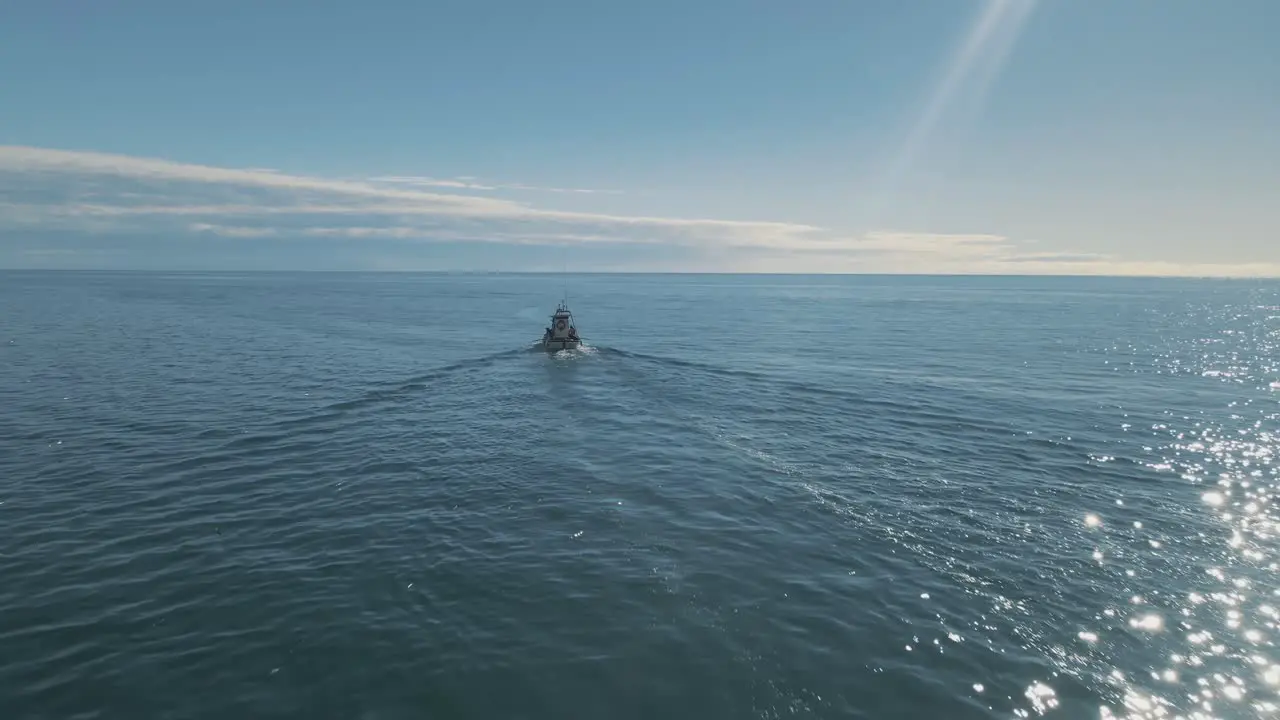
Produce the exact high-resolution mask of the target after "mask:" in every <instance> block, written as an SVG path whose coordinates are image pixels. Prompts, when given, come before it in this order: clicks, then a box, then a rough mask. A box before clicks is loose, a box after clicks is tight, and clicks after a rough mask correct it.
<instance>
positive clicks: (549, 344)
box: [542, 340, 582, 352]
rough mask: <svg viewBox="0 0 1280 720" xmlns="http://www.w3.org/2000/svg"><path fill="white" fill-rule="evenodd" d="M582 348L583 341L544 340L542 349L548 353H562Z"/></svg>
mask: <svg viewBox="0 0 1280 720" xmlns="http://www.w3.org/2000/svg"><path fill="white" fill-rule="evenodd" d="M580 347H582V341H581V340H543V341H542V349H543V350H546V351H547V352H560V351H561V350H577V349H578V348H580Z"/></svg>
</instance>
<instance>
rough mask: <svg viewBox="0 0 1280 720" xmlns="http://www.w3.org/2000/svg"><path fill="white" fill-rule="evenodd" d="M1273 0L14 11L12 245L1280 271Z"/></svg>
mask: <svg viewBox="0 0 1280 720" xmlns="http://www.w3.org/2000/svg"><path fill="white" fill-rule="evenodd" d="M1278 32H1280V3H1277V2H1275V1H1274V0H1232V1H1231V2H1219V3H1213V2H1206V1H1204V0H1126V2H1109V1H1106V0H946V1H943V0H796V1H795V2H777V1H776V0H771V1H767V2H766V1H765V0H736V1H735V2H728V1H726V0H702V1H701V2H696V3H694V2H687V0H686V1H683V2H674V1H671V0H649V1H648V2H644V3H620V2H619V3H602V2H588V1H587V0H572V1H570V0H547V1H546V2H538V3H532V2H528V1H527V0H469V1H467V2H463V1H461V0H459V1H456V2H454V1H449V2H428V1H423V0H361V2H355V1H354V0H348V1H346V2H336V1H333V0H305V1H303V0H274V1H273V2H260V1H258V0H219V1H218V2H202V3H196V2H189V3H188V2H184V3H176V2H172V1H171V0H114V1H113V2H110V3H105V2H97V1H96V0H92V1H91V0H5V2H4V3H3V5H2V6H0V268H90V269H92V268H103V269H161V270H254V269H262V270H450V271H458V270H463V271H468V270H479V271H486V270H488V271H512V270H515V271H548V272H559V271H562V270H572V271H603V272H610V271H626V272H760V273H766V272H788V273H816V272H852V273H948V274H952V273H960V274H965V273H980V274H989V273H995V274H1106V275H1195V276H1204V275H1213V276H1280V132H1277V131H1276V128H1280V45H1278V44H1276V43H1275V42H1274V38H1275V36H1276V34H1277V33H1278Z"/></svg>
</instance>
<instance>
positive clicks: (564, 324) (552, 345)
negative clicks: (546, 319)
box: [542, 301, 582, 352]
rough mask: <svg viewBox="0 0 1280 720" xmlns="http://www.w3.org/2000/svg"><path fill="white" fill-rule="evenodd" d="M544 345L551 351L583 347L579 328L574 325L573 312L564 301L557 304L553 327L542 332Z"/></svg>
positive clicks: (553, 316)
mask: <svg viewBox="0 0 1280 720" xmlns="http://www.w3.org/2000/svg"><path fill="white" fill-rule="evenodd" d="M542 347H543V349H544V350H548V351H550V352H559V351H560V350H576V349H577V348H579V347H582V338H580V337H578V328H576V327H574V325H573V313H571V312H569V306H568V305H567V304H565V302H563V301H561V302H560V303H559V304H558V305H556V311H555V313H554V314H553V315H552V316H551V327H549V328H547V331H546V332H544V333H543V334H542Z"/></svg>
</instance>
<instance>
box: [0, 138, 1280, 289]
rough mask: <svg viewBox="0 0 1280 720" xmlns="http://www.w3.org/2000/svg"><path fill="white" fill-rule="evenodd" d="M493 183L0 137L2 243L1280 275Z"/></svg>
mask: <svg viewBox="0 0 1280 720" xmlns="http://www.w3.org/2000/svg"><path fill="white" fill-rule="evenodd" d="M428 181H429V182H428ZM425 187H430V188H447V189H449V190H451V191H453V192H442V191H435V190H428V189H423V188H425ZM494 187H498V186H497V185H489V184H485V183H481V182H478V181H476V180H475V178H457V179H456V180H447V181H435V180H431V179H430V178H404V177H392V178H385V177H384V178H379V179H378V181H372V180H368V181H353V180H339V179H329V178H318V177H308V176H301V175H290V174H288V173H284V172H281V171H277V170H270V171H268V170H244V169H229V168H218V167H210V166H206V165H195V164H190V163H180V162H172V161H169V160H159V159H152V158H139V157H131V156H123V155H110V154H105V153H97V152H81V151H68V150H53V149H44V148H31V147H13V146H0V244H2V243H3V242H4V238H5V237H6V232H5V231H6V230H9V231H13V230H32V229H50V230H59V231H65V232H74V233H81V234H86V235H92V234H98V233H131V232H150V233H160V234H163V235H173V236H178V235H181V234H186V235H195V236H197V237H224V238H240V239H249V238H256V239H261V240H262V241H264V242H269V241H271V239H272V238H284V237H316V238H348V239H350V240H352V241H353V242H359V241H368V240H376V239H394V240H405V241H422V242H430V241H447V242H489V243H504V244H532V245H581V246H585V245H616V244H633V245H648V246H653V247H655V248H656V247H658V246H666V247H682V248H685V249H687V250H688V249H692V250H694V251H696V252H699V253H701V254H702V255H703V259H702V260H700V261H698V262H699V263H705V262H714V263H716V264H717V267H720V268H721V269H724V270H736V271H743V272H776V271H780V272H913V273H914V272H919V273H934V272H943V273H1003V274H1008V273H1018V274H1024V273H1025V274H1039V273H1043V274H1140V275H1152V274H1159V275H1209V276H1231V275H1253V276H1256V275H1273V276H1274V275H1280V267H1277V266H1275V265H1270V264H1251V265H1178V264H1173V263H1142V262H1132V261H1126V260H1124V259H1120V258H1114V257H1109V256H1103V255H1091V254H1080V253H1071V252H1061V251H1052V250H1042V251H1039V252H1027V251H1026V248H1025V247H1024V244H1023V243H1021V242H1018V241H1015V240H1013V239H1010V238H1007V237H1003V236H1001V235H997V234H975V233H952V234H946V233H920V232H909V231H887V230H882V231H875V232H867V233H856V234H851V233H847V232H837V231H834V230H831V229H828V228H822V227H818V226H815V225H808V224H803V223H790V222H768V221H745V220H725V219H713V218H669V217H656V216H645V215H618V214H604V213H588V212H571V211H563V210H556V209H552V208H544V207H536V206H534V205H531V204H528V203H524V202H517V201H514V200H510V199H504V198H498V197H493V196H491V195H490V196H478V195H474V194H466V192H468V191H478V192H487V191H488V189H489V188H494ZM12 236H13V235H12V234H10V237H12ZM654 252H656V253H661V252H663V251H662V250H655V251H654ZM698 266H699V267H703V268H704V269H705V267H706V265H705V264H700V265H698Z"/></svg>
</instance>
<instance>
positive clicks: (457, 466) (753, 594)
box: [0, 272, 1280, 720]
mask: <svg viewBox="0 0 1280 720" xmlns="http://www.w3.org/2000/svg"><path fill="white" fill-rule="evenodd" d="M565 294H567V298H568V302H569V306H570V308H571V309H572V310H573V312H574V316H575V319H576V322H577V326H578V328H579V330H580V331H581V334H582V336H583V337H584V339H585V341H586V347H585V348H583V349H582V350H580V351H577V352H568V353H560V354H555V355H551V354H548V353H545V352H543V351H541V350H540V349H538V348H537V347H535V342H536V341H537V339H538V338H539V336H540V335H541V333H542V330H543V328H544V327H546V325H547V324H548V318H549V316H550V314H551V312H552V311H553V310H554V309H555V306H556V303H557V302H558V301H559V300H560V299H561V298H562V296H563V295H565ZM1278 401H1280V284H1277V283H1274V282H1264V281H1244V280H1237V281H1225V280H1222V281H1215V280H1186V279H1184V280H1179V279H1120V278H1028V277H1003V278H991V277H987V278H978V277H969V278H965V277H905V276H904V277H890V276H817V277H799V276H733V275H570V276H567V277H565V278H560V277H556V276H551V275H502V274H494V275H484V274H410V273H384V274H377V273H373V274H360V273H349V274H348V273H296V274H289V273H204V274H201V273H173V274H164V273H138V274H130V273H106V272H103V273H95V272H65V273H58V272H6V273H0V717H3V718H4V719H5V720H55V719H56V720H87V719H89V718H130V719H132V718H165V719H166V720H180V719H185V718H191V719H197V718H199V719H203V718H210V719H212V718H275V717H279V718H286V717H288V718H308V719H313V718H334V719H335V720H336V719H339V718H341V719H349V720H391V719H395V720H401V719H407V718H433V719H438V718H485V719H513V720H514V719H530V720H532V719H535V718H536V719H542V718H546V719H548V720H550V719H556V720H561V719H566V718H609V719H611V720H613V719H626V718H697V719H699V720H712V719H719V718H724V719H726V720H728V719H734V720H737V719H740V718H946V719H947V720H959V719H963V718H1036V717H1048V718H1173V717H1185V718H1274V717H1277V716H1280V651H1278V650H1277V648H1276V645H1275V643H1276V641H1277V639H1278V638H1280V627H1278V624H1280V610H1278V608H1280V573H1278V572H1277V569H1278V568H1280V565H1278V563H1280V557H1278V551H1280V537H1278V536H1280V509H1278V508H1277V505H1276V503H1275V501H1274V500H1275V495H1276V492H1277V485H1278V484H1280V478H1278V475H1277V473H1278V470H1277V468H1278V467H1280V464H1278V463H1277V461H1276V454H1277V452H1278V451H1280V423H1278V419H1280V406H1278Z"/></svg>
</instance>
